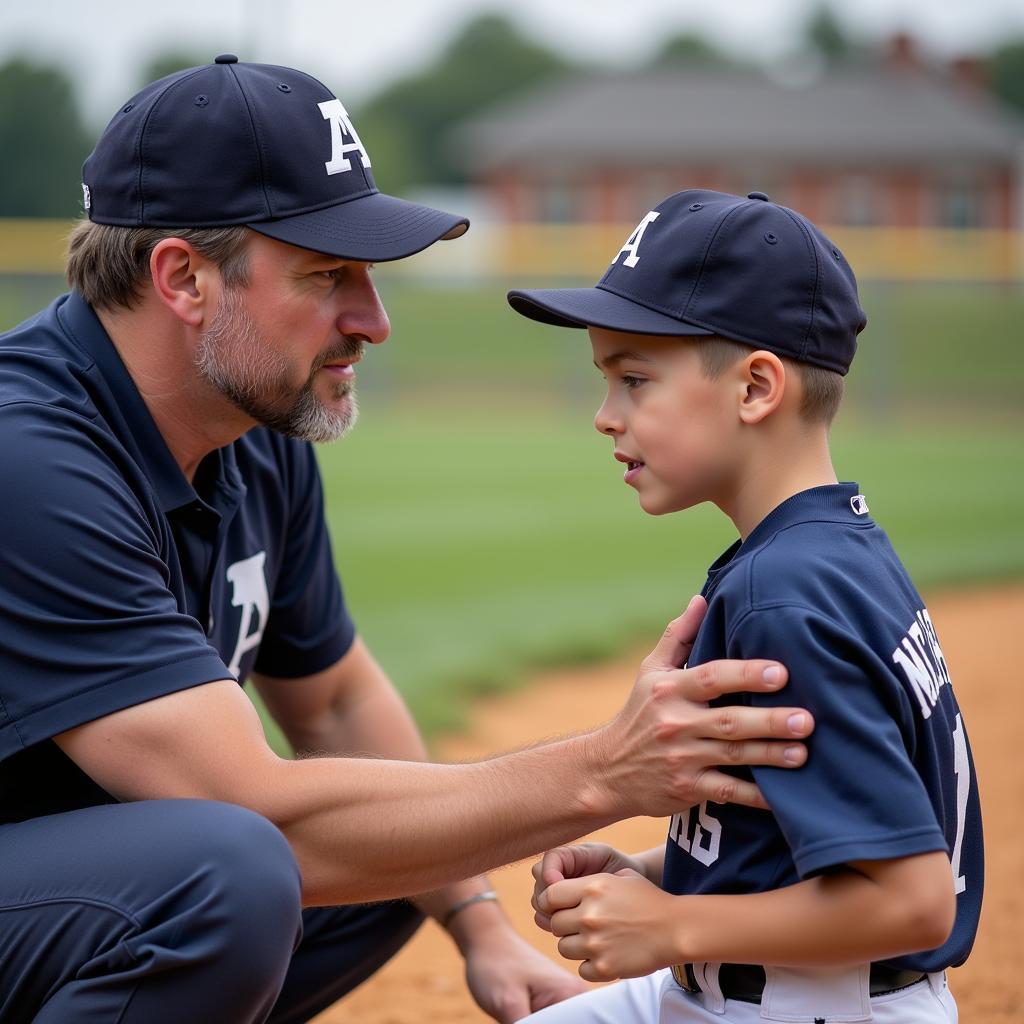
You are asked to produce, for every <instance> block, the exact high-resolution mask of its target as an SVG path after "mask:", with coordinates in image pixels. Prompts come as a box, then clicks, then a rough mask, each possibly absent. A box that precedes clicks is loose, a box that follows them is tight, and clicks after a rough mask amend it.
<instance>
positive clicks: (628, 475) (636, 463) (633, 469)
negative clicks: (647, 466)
mask: <svg viewBox="0 0 1024 1024" xmlns="http://www.w3.org/2000/svg"><path fill="white" fill-rule="evenodd" d="M615 459H616V461H618V462H624V463H625V464H626V472H625V473H624V474H623V477H622V479H623V480H625V481H626V483H627V484H628V483H631V482H632V480H633V478H634V477H635V476H636V474H637V473H638V472H639V471H640V470H641V469H643V467H644V464H643V463H642V462H641V461H640V460H639V459H634V458H631V457H630V456H629V455H624V454H623V453H622V452H616V453H615Z"/></svg>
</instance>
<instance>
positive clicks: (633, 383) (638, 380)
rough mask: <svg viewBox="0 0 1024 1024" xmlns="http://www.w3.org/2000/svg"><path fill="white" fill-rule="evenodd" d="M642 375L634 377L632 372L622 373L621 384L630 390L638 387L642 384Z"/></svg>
mask: <svg viewBox="0 0 1024 1024" xmlns="http://www.w3.org/2000/svg"><path fill="white" fill-rule="evenodd" d="M643 382H644V379H643V377H634V376H633V375H632V374H629V373H624V374H623V375H622V384H623V386H624V387H626V388H628V389H629V390H630V391H632V390H633V389H634V388H638V387H640V385H641V384H643Z"/></svg>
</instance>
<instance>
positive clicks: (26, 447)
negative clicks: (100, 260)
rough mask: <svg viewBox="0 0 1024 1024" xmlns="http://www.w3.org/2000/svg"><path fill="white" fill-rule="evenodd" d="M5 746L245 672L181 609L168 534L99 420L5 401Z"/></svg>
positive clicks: (1, 739)
mask: <svg viewBox="0 0 1024 1024" xmlns="http://www.w3.org/2000/svg"><path fill="white" fill-rule="evenodd" d="M0 437H3V439H4V444H3V447H2V449H0V495H2V496H3V497H2V502H3V523H4V536H3V543H2V544H0V608H2V609H3V612H2V615H0V757H5V756H7V755H9V754H11V753H13V752H14V751H15V750H17V749H19V748H22V747H28V746H31V745H33V744H35V743H37V742H40V741H42V740H44V739H49V738H50V737H52V736H54V735H56V734H58V733H60V732H63V731H65V730H67V729H70V728H73V727H74V726H77V725H81V724H83V723H84V722H87V721H91V720H94V719H96V718H101V717H103V716H105V715H107V714H109V713H112V712H114V711H118V710H121V709H122V708H125V707H129V706H131V705H134V704H138V703H142V702H144V701H146V700H150V699H152V698H154V697H158V696H162V695H164V694H167V693H171V692H174V691H176V690H181V689H185V688H187V687H189V686H194V685H198V684H201V683H205V682H212V681H214V680H217V679H230V678H231V675H230V673H229V672H228V670H227V668H226V667H225V666H224V663H223V661H222V660H221V658H220V657H219V656H218V654H217V652H216V651H215V650H214V649H213V648H212V647H210V645H209V644H208V643H207V641H206V636H205V634H204V633H203V630H202V628H201V627H200V625H199V623H198V622H197V621H196V620H195V619H194V618H192V617H191V616H189V615H186V614H183V613H182V612H180V611H179V609H178V604H177V601H176V599H175V597H174V594H173V593H172V592H171V590H170V588H169V583H168V572H167V567H166V565H165V564H164V562H163V560H162V559H161V557H160V538H159V537H158V535H157V532H156V530H155V528H154V523H153V517H152V515H147V510H146V509H144V508H143V506H142V504H141V503H140V499H139V498H138V497H137V495H136V494H135V493H134V492H133V491H132V489H131V488H130V486H129V485H128V483H127V481H126V479H125V477H124V476H123V474H122V473H121V472H119V470H118V468H117V465H116V453H112V452H111V451H110V450H109V447H105V446H108V445H109V441H107V440H105V439H104V435H103V434H102V432H101V431H99V430H94V429H93V428H92V424H91V421H89V420H88V419H87V418H85V417H81V416H78V415H77V414H74V413H71V412H68V411H66V410H61V409H57V408H52V409H51V408H42V407H38V406H33V405H31V404H28V403H26V404H24V405H14V406H8V407H6V408H4V409H3V410H2V411H0Z"/></svg>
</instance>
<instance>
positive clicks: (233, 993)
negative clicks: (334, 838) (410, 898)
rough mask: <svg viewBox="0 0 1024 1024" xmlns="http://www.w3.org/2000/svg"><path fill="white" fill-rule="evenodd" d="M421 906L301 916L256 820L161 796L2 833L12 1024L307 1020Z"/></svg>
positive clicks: (274, 838) (393, 939)
mask: <svg viewBox="0 0 1024 1024" xmlns="http://www.w3.org/2000/svg"><path fill="white" fill-rule="evenodd" d="M421 920H422V915H421V914H420V913H419V911H417V910H416V909H415V908H414V907H413V906H411V905H410V904H409V903H406V902H404V901H396V902H393V903H379V904H371V905H366V906H352V907H325V908H317V909H313V910H307V911H302V910H301V908H300V894H299V871H298V868H297V866H296V863H295V859H294V857H293V856H292V852H291V849H290V848H289V846H288V844H287V843H286V842H285V840H284V837H283V836H282V835H281V833H280V832H279V831H278V830H277V829H276V828H274V826H273V825H271V824H270V823H269V822H268V821H266V820H265V819H264V818H261V817H260V816H259V815H257V814H253V813H252V812H250V811H246V810H243V809H242V808H240V807H235V806H233V805H231V804H221V803H214V802H210V801H203V800H155V801H143V802H140V803H128V804H115V805H111V806H103V807H92V808H88V809H86V810H80V811H71V812H68V813H66V814H55V815H52V816H50V817H45V818H37V819H35V820H32V821H26V822H20V823H18V824H13V825H3V826H0V1024H27V1022H30V1021H32V1022H35V1024H72V1022H73V1024H207V1022H208V1024H255V1022H263V1021H268V1022H270V1024H297V1022H299V1021H306V1020H308V1019H309V1018H310V1017H312V1016H314V1015H316V1014H317V1013H319V1012H320V1011H321V1010H323V1009H324V1008H325V1007H327V1006H329V1005H330V1004H331V1003H332V1002H334V1001H335V1000H336V999H338V998H339V997H341V996H342V995H344V994H345V993H346V992H348V991H349V990H350V989H352V988H354V987H355V986H356V985H358V984H359V983H360V982H361V981H363V980H364V979H365V978H367V977H368V976H369V975H370V974H372V973H373V972H374V971H375V970H376V969H377V968H378V967H380V965H381V964H383V963H384V962H385V961H386V960H388V958H389V957H391V955H392V954H393V953H395V952H396V951H397V950H398V949H400V948H401V946H402V945H403V944H404V943H405V942H406V941H407V940H408V939H409V937H410V936H411V935H412V934H413V932H415V931H416V928H417V927H418V926H419V924H420V922H421Z"/></svg>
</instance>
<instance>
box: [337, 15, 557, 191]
mask: <svg viewBox="0 0 1024 1024" xmlns="http://www.w3.org/2000/svg"><path fill="white" fill-rule="evenodd" d="M571 67H573V65H571V64H570V63H569V62H568V61H566V60H565V59H563V58H562V57H560V56H558V55H557V54H555V53H554V52H553V51H551V50H548V49H547V48H545V47H544V46H541V45H540V44H538V43H535V42H533V41H532V40H530V39H528V38H527V37H526V36H524V35H523V34H522V33H521V32H520V31H519V30H518V29H517V28H516V27H515V26H514V25H513V24H512V23H511V22H509V21H508V20H506V19H505V18H503V17H500V16H498V15H493V14H488V15H484V16H482V17H479V18H476V19H474V20H472V21H470V22H469V23H467V24H466V26H465V27H464V28H463V29H462V31H461V32H460V33H459V34H458V35H457V36H456V37H455V39H453V40H452V42H451V43H450V44H449V45H448V46H447V47H446V49H445V50H444V52H443V53H441V54H440V56H439V57H438V58H437V60H436V61H435V62H434V63H433V64H432V65H431V66H430V67H428V68H427V69H426V70H424V71H423V72H421V73H419V74H416V75H411V76H409V77H407V78H404V79H401V80H400V81H398V82H395V83H393V84H392V85H390V86H387V87H386V88H385V89H384V90H383V91H382V92H380V93H379V94H378V95H377V96H376V97H375V98H373V99H372V100H371V101H370V102H369V103H367V104H365V105H363V107H362V109H360V110H358V111H356V124H357V125H358V127H359V133H360V136H361V137H362V139H363V141H364V142H366V145H367V149H368V150H369V153H370V156H371V157H372V158H373V170H374V177H375V178H376V179H377V183H378V184H379V185H380V187H381V188H383V189H385V190H387V191H397V192H401V191H403V190H404V189H405V188H407V187H408V186H409V185H410V184H413V183H417V182H430V183H455V182H460V181H462V180H463V172H462V169H461V167H460V166H459V160H458V156H457V154H455V153H452V152H451V150H450V148H449V143H448V135H449V131H450V129H451V127H452V126H453V125H454V124H455V123H456V122H457V121H459V120H462V119H463V118H465V117H468V116H469V115H470V114H472V113H474V112H475V111H477V110H480V109H483V108H484V107H486V106H488V105H490V104H492V103H494V102H495V101H497V100H499V99H501V98H503V97H506V96H510V95H512V94H514V93H515V92H516V91H518V90H522V89H525V88H528V87H532V86H535V85H537V84H538V83H540V82H543V81H545V80H546V79H549V78H551V77H552V76H554V75H557V74H559V73H563V72H565V71H567V70H568V69H570V68H571Z"/></svg>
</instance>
